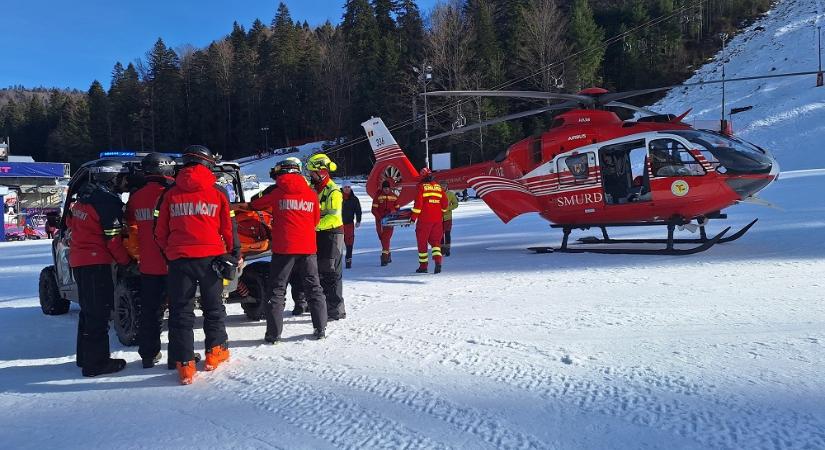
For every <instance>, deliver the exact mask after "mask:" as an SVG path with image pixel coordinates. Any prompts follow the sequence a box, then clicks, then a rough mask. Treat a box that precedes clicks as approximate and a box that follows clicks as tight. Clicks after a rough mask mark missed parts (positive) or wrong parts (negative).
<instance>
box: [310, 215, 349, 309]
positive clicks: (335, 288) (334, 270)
mask: <svg viewBox="0 0 825 450" xmlns="http://www.w3.org/2000/svg"><path fill="white" fill-rule="evenodd" d="M316 243H317V244H318V275H319V276H320V278H321V287H323V288H324V296H325V297H326V298H327V314H328V317H329V318H330V319H333V320H337V319H342V318H344V317H346V315H347V313H346V310H345V309H344V289H343V284H342V283H341V271H342V268H343V267H342V264H341V261H342V259H343V258H342V256H343V253H344V234H343V233H341V232H334V231H319V232H317V233H316Z"/></svg>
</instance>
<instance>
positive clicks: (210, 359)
mask: <svg viewBox="0 0 825 450" xmlns="http://www.w3.org/2000/svg"><path fill="white" fill-rule="evenodd" d="M226 361H229V348H227V346H226V344H222V345H216V346H214V347H212V348H210V349H208V350H206V363H205V364H204V366H203V369H204V370H206V371H212V370H215V369H217V368H218V366H219V365H221V363H223V362H226Z"/></svg>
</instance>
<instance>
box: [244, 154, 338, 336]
mask: <svg viewBox="0 0 825 450" xmlns="http://www.w3.org/2000/svg"><path fill="white" fill-rule="evenodd" d="M272 172H274V173H275V175H276V183H277V187H276V188H275V189H272V190H270V191H269V192H267V193H265V194H264V195H263V196H260V197H257V198H256V199H255V200H253V201H252V202H250V203H249V205H248V207H249V208H251V209H255V210H264V209H270V208H271V209H272V236H278V237H279V239H273V240H272V264H271V266H270V268H271V276H270V284H271V286H272V295H271V297H270V298H269V299H268V301H267V306H268V307H267V308H265V312H266V334H265V335H264V340H265V341H266V342H268V343H270V344H274V343H276V342H279V341H280V340H281V332H282V331H283V328H284V318H283V316H284V303H285V297H286V285H287V283H288V282H289V279H290V274H292V273H293V272H296V273H299V274H300V278H301V281H302V284H303V291H304V293H305V294H306V297H307V301H308V303H309V312H310V315H311V317H312V327H313V336H314V337H315V338H316V339H323V338H325V337H326V327H327V302H326V297H325V296H324V290H323V288H322V287H321V282H320V280H319V277H318V260H317V258H316V252H317V250H318V248H317V245H316V239H315V227H316V226H318V222H320V220H321V208H320V204H319V203H318V194H317V193H315V191H313V190H312V188H310V187H309V185H307V182H306V179H305V178H304V177H303V176H301V169H300V162H296V161H294V158H290V159H286V160H283V161H281V162H279V163H278V164H277V165H276V166H275V167H274V168H273V169H272ZM293 289H294V286H293Z"/></svg>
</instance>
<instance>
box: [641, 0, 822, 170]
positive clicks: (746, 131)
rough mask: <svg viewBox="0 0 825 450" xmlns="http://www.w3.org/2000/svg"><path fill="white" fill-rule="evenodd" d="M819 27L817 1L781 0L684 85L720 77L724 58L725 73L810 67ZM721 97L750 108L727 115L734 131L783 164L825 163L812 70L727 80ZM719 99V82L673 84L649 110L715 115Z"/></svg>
mask: <svg viewBox="0 0 825 450" xmlns="http://www.w3.org/2000/svg"><path fill="white" fill-rule="evenodd" d="M817 25H819V26H822V25H825V10H823V2H822V0H780V1H779V2H777V4H776V6H775V7H774V9H773V10H771V11H770V13H768V14H767V15H766V16H765V17H764V18H762V19H761V20H759V21H757V22H756V23H754V24H752V25H751V26H750V27H748V29H747V30H745V31H743V32H741V33H739V34H738V35H737V36H736V37H734V38H733V39H731V40H730V42H728V44H727V46H726V50H725V54H724V55H722V54H719V55H717V56H716V58H715V59H714V61H713V62H711V63H709V64H707V65H705V66H703V67H702V68H701V69H700V70H698V71H697V72H696V74H695V75H694V76H693V78H691V79H690V80H688V81H687V82H686V83H692V82H698V81H703V80H718V79H721V78H722V66H721V63H722V61H723V60H727V63H726V66H725V73H726V78H741V77H750V76H758V75H772V74H779V73H792V72H806V71H815V70H817V35H816V26H817ZM823 28H825V27H823ZM823 33H825V30H823ZM823 41H825V39H823ZM823 43H824V44H825V42H823ZM725 96H726V104H727V105H726V108H725V109H726V112H727V113H729V112H730V110H731V108H742V107H747V106H753V109H751V110H749V111H745V112H742V113H739V114H735V115H734V116H733V117H732V122H733V129H734V132H735V133H736V134H737V135H739V136H741V137H743V138H744V139H747V140H749V141H751V142H753V143H755V144H757V145H760V146H762V147H764V148H766V149H768V150H770V151H771V152H772V153H773V154H774V156H776V157H777V159H778V160H779V164H780V166H781V167H782V168H783V169H784V170H795V169H803V168H807V167H825V87H816V75H806V76H799V77H788V78H774V79H765V80H754V81H740V82H734V83H726V84H725ZM721 99H722V86H721V84H713V85H708V86H702V87H691V88H682V89H674V90H672V91H671V92H670V93H669V94H668V95H667V97H665V98H664V99H663V100H662V101H660V102H658V103H656V104H655V105H653V106H652V107H651V108H652V109H653V110H655V111H662V112H669V113H673V114H681V113H682V112H684V111H685V110H687V109H688V108H693V111H692V112H691V114H690V115H689V116H688V117H687V119H686V120H685V121H686V122H688V123H691V121H693V120H717V121H718V120H719V118H720V110H721Z"/></svg>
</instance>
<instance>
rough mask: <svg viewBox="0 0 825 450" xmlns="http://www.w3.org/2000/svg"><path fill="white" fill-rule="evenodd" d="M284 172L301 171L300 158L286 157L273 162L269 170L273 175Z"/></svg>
mask: <svg viewBox="0 0 825 450" xmlns="http://www.w3.org/2000/svg"><path fill="white" fill-rule="evenodd" d="M286 173H301V160H300V159H298V158H295V157H290V158H287V159H285V160H283V161H280V162H278V164H275V167H273V168H272V169H271V170H270V171H269V175H270V176H273V177H274V176H278V175H283V174H286Z"/></svg>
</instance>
